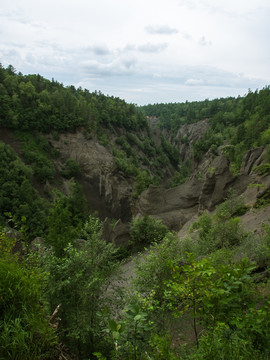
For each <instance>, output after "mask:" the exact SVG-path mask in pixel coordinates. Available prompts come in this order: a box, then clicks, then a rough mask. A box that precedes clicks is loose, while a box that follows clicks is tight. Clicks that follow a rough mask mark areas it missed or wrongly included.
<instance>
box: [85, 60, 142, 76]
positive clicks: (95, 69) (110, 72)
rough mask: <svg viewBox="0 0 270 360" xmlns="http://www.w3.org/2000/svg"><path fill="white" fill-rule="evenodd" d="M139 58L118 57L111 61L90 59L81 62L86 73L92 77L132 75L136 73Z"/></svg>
mask: <svg viewBox="0 0 270 360" xmlns="http://www.w3.org/2000/svg"><path fill="white" fill-rule="evenodd" d="M136 63H137V60H136V59H135V58H116V59H114V60H112V61H109V62H105V63H104V62H99V61H97V60H88V61H84V62H82V63H81V67H82V69H83V71H84V72H85V74H87V75H91V76H92V77H100V76H104V77H108V76H124V75H125V76H130V75H132V74H134V72H135V68H136Z"/></svg>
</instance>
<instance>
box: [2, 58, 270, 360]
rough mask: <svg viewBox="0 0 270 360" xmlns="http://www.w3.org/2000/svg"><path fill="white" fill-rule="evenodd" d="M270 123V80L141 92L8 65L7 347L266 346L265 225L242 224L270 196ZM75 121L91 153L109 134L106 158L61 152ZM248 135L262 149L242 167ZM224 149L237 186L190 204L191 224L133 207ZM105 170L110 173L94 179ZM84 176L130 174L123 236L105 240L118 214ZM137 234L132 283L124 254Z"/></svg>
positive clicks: (30, 351)
mask: <svg viewBox="0 0 270 360" xmlns="http://www.w3.org/2000/svg"><path fill="white" fill-rule="evenodd" d="M201 121H203V122H204V125H205V130H204V131H203V132H202V133H200V131H199V132H198V134H199V135H198V138H197V137H196V141H193V140H192V139H193V138H192V136H193V134H192V131H193V130H192V129H193V128H192V125H193V124H200V122H201ZM269 123H270V87H269V86H267V87H265V88H263V89H261V90H256V91H254V92H252V91H248V93H247V95H246V96H244V97H238V98H232V97H229V98H223V99H214V100H205V101H201V102H186V103H171V104H153V105H146V106H142V107H137V106H135V105H134V104H127V103H126V102H125V101H124V100H121V99H119V98H115V97H112V96H105V95H104V94H102V93H100V92H97V91H95V92H92V93H91V92H89V91H88V90H86V89H81V88H78V89H76V88H75V87H74V86H67V87H65V86H63V84H60V83H59V82H57V81H55V80H54V79H53V80H52V81H50V80H47V79H45V78H43V77H42V76H41V75H23V74H21V73H18V72H17V71H16V70H15V69H14V68H13V67H12V66H11V65H10V66H8V67H7V68H4V67H3V66H1V67H0V140H1V141H0V359H18V360H20V359H22V360H27V359H48V360H49V359H51V360H56V359H61V360H62V359H69V360H70V359H79V360H81V359H82V360H84V359H101V360H104V359H108V360H109V359H112V360H117V359H118V360H120V359H134V360H138V359H147V360H149V359H151V360H152V359H153V360H154V359H156V360H159V359H160V360H176V359H179V360H192V359H194V360H200V359H205V360H208V359H209V360H210V359H211V360H218V359H223V360H239V359H246V358H250V359H255V360H266V359H268V358H269V356H270V336H269V334H270V311H269V306H270V298H269V296H270V282H269V263H270V225H269V220H267V221H265V222H264V223H263V224H260V226H259V228H257V229H253V231H247V230H246V229H245V228H244V227H243V226H242V222H241V219H242V217H243V216H245V214H253V213H254V214H257V213H260V211H262V212H266V213H267V211H268V209H269V202H270V190H269V189H270V185H269V184H270V182H269V175H270V130H269ZM153 124H154V125H153ZM183 127H186V128H185V129H188V130H187V131H188V132H186V133H184V135H183V132H182V129H183ZM196 131H197V130H196ZM78 134H82V137H80V138H79V139H81V138H83V146H86V145H85V144H88V145H89V144H90V145H89V146H90V147H89V149H91V151H93V156H94V150H95V151H97V152H98V151H101V149H104V154H106V156H107V157H108V161H107V163H106V164H105V166H104V168H105V170H106V169H107V168H109V167H110V166H111V167H110V169H109V170H108V172H107V173H106V172H105V173H104V174H102V176H101V175H100V177H92V178H89V173H87V171H88V170H86V167H85V166H84V165H83V163H82V162H80V161H79V160H78V159H80V158H79V157H78V158H76V157H69V156H67V155H66V154H65V156H64V155H63V154H62V153H61V151H62V148H61V146H66V147H67V148H68V147H69V146H70V144H71V143H68V142H67V139H73V140H74V139H76V137H75V136H77V135H78ZM68 136H69V137H68ZM80 141H81V140H80ZM65 142H67V143H66V144H65ZM56 145H57V146H58V147H57V146H56ZM60 145H61V146H60ZM181 146H183V147H184V148H185V149H188V151H186V153H187V156H186V157H185V160H184V161H183V160H182V159H183V156H182V154H181V153H180V149H182V147H181ZM257 148H260V149H261V150H260V152H259V153H260V154H261V155H260V162H258V163H256V161H255V165H254V166H253V165H252V166H253V167H252V168H251V169H250V170H249V173H248V174H244V175H243V174H241V165H242V161H243V157H244V155H245V154H246V153H247V151H250V154H252V151H253V150H254V149H257ZM90 155H91V154H90ZM223 157H225V158H226V159H227V161H228V163H229V164H230V171H231V173H232V179H238V180H236V186H235V189H236V190H235V189H230V188H229V187H228V189H227V188H226V198H225V199H224V200H225V201H224V202H222V203H220V204H218V205H217V206H215V209H214V210H215V211H212V212H211V213H210V212H208V211H207V209H199V210H200V211H199V210H198V214H197V217H196V219H195V220H194V221H193V222H192V223H191V225H190V226H189V227H188V228H187V231H186V235H185V236H181V237H180V236H179V234H178V233H177V232H176V231H173V230H172V229H170V228H168V227H167V226H165V225H164V223H163V222H162V221H161V220H159V219H158V217H157V218H155V217H153V216H148V215H147V211H146V213H145V214H144V215H143V216H142V215H141V214H139V213H136V212H135V211H136V206H135V205H136V201H138V199H140V196H141V194H142V193H143V192H144V190H147V189H148V188H149V186H150V185H152V188H153V189H156V188H158V187H159V189H160V191H161V190H162V189H163V188H164V192H166V191H167V192H168V191H170V190H169V189H168V188H169V187H176V186H178V185H179V184H183V183H185V182H186V181H188V179H191V180H192V179H202V181H203V179H204V178H205V179H206V180H207V179H211V178H213V176H214V175H213V174H214V173H215V169H213V168H211V166H210V165H207V166H208V168H207V169H206V172H205V173H204V172H203V171H202V170H201V169H202V168H203V167H202V164H203V163H204V162H205V161H206V160H207V161H210V160H209V159H210V158H211V159H215V158H223ZM251 157H252V156H251ZM87 159H89V158H87ZM87 161H88V160H87ZM108 164H111V165H108ZM207 164H211V162H209V163H207ZM209 166H210V167H209ZM105 170H104V171H105ZM100 171H101V170H100ZM106 171H107V170H106ZM97 173H99V169H97ZM87 176H88V177H87ZM241 176H242V177H241ZM103 178H105V180H104V181H105V184H106V182H109V180H110V181H111V184H113V186H114V187H112V185H110V186H111V187H109V186H108V187H107V188H104V189H105V190H103V188H102V183H101V180H102V179H103ZM242 178H244V179H245V181H246V183H245V186H244V185H243V186H241V181H242V180H241V179H242ZM89 179H90V180H89ZM247 179H248V180H247ZM87 181H88V182H89V183H92V182H95V181H100V183H99V184H98V185H97V186H96V187H93V189H99V191H100V193H99V194H97V199H98V201H104V199H105V195H106V192H108V189H111V194H112V195H110V196H113V195H115V194H118V192H120V190H121V189H117V187H115V183H116V184H117V183H118V182H119V184H120V181H121V184H125V186H126V187H127V190H126V192H125V193H124V195H123V197H122V198H120V201H119V202H120V205H119V206H120V207H121V206H124V205H123V201H122V200H123V199H124V200H125V206H127V205H126V204H127V203H128V201H130V205H129V206H130V207H131V208H132V211H131V210H130V214H132V215H133V217H132V218H130V219H129V218H128V219H129V223H128V229H129V241H128V242H127V243H126V246H122V245H121V246H119V245H118V246H116V245H115V243H113V242H110V241H108V239H104V234H105V232H104V227H105V222H106V228H107V233H108V232H109V233H110V232H113V231H115V225H116V224H117V223H118V219H117V218H113V216H112V218H111V219H106V220H105V221H103V220H104V219H101V218H100V216H99V214H98V213H97V212H96V211H95V210H96V209H95V208H93V206H92V205H93V204H91V203H89V201H88V200H87V194H86V192H85V183H87ZM230 181H231V182H232V180H230ZM239 184H240V185H239ZM94 185H95V184H94ZM104 186H105V185H104ZM180 186H181V185H180ZM242 187H243V188H244V187H245V189H246V190H247V193H249V192H250V193H252V194H253V193H254V194H255V195H253V198H252V199H253V200H254V201H253V202H251V201H250V199H249V201H248V200H247V199H246V198H245V196H244V195H243V194H246V192H244V191H242V190H241V191H242V192H241V193H240V194H239V192H238V193H237V189H242ZM207 191H208V188H207V189H206V193H207ZM208 192H209V195H211V194H210V191H208ZM103 193H105V195H103ZM127 194H128V195H127ZM256 194H257V195H258V196H257V198H256ZM108 198H110V197H109V196H108ZM113 199H114V198H113ZM121 201H122V202H121ZM128 204H129V203H128ZM110 205H113V204H111V203H110V202H109V200H108V202H107V203H106V204H105V205H104V207H105V208H106V207H108V206H110ZM164 207H165V204H164ZM162 211H163V209H161V212H162ZM108 213H109V214H113V211H112V210H110V209H108ZM108 227H109V229H110V230H108ZM145 247H147V251H144V252H143V255H141V257H140V259H139V260H138V263H137V265H136V267H135V270H134V271H135V275H136V276H135V278H134V280H133V281H132V282H129V283H128V285H127V283H126V282H125V280H124V279H123V275H124V274H121V268H122V264H123V262H126V261H128V257H129V256H130V255H135V254H137V253H138V252H139V251H143V250H144V248H145Z"/></svg>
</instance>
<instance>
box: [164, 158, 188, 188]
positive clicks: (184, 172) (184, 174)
mask: <svg viewBox="0 0 270 360" xmlns="http://www.w3.org/2000/svg"><path fill="white" fill-rule="evenodd" d="M190 169H191V162H190V161H186V162H185V163H184V164H183V165H181V166H178V170H177V171H175V173H174V174H173V177H172V179H171V181H170V184H169V187H171V188H173V187H175V186H178V185H181V184H183V183H184V182H185V181H186V180H187V179H188V177H189V174H190Z"/></svg>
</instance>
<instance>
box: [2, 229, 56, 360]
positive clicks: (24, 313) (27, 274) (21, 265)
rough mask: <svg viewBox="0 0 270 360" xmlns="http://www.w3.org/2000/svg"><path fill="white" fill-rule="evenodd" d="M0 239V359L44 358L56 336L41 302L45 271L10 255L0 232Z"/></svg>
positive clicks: (47, 356) (7, 243) (26, 359)
mask: <svg viewBox="0 0 270 360" xmlns="http://www.w3.org/2000/svg"><path fill="white" fill-rule="evenodd" d="M0 241H1V244H0V245H3V246H2V248H1V250H2V251H1V254H0V344H1V345H0V358H1V359H10V360H13V359H18V360H28V359H40V360H42V359H47V358H49V357H50V354H51V352H52V350H53V346H54V344H55V340H56V337H55V334H54V332H53V330H52V328H51V327H50V326H49V321H48V319H46V317H45V315H46V314H45V311H44V308H43V307H42V305H41V304H42V300H43V298H42V288H43V285H44V281H45V277H44V273H42V271H41V270H40V269H39V268H37V267H33V266H31V267H28V266H26V263H25V262H19V260H18V258H17V257H16V255H11V253H10V252H9V249H8V248H9V242H10V241H11V240H10V239H7V238H6V237H5V235H4V233H3V232H1V236H0ZM3 247H4V249H3Z"/></svg>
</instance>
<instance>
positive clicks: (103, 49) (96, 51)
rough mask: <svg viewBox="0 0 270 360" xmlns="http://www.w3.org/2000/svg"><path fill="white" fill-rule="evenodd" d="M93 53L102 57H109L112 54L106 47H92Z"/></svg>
mask: <svg viewBox="0 0 270 360" xmlns="http://www.w3.org/2000/svg"><path fill="white" fill-rule="evenodd" d="M92 51H93V52H94V54H95V55H100V56H104V55H109V53H110V50H109V49H108V48H107V46H106V45H104V46H102V45H95V46H93V47H92Z"/></svg>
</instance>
